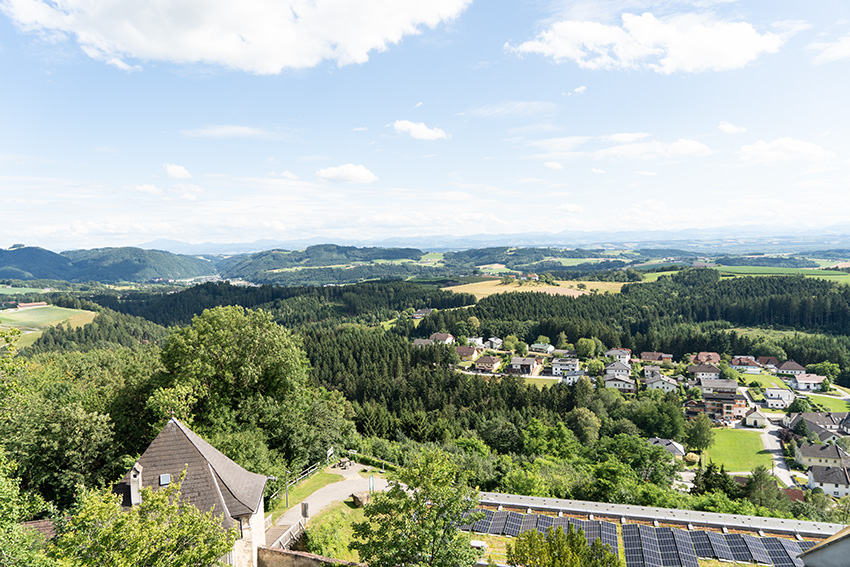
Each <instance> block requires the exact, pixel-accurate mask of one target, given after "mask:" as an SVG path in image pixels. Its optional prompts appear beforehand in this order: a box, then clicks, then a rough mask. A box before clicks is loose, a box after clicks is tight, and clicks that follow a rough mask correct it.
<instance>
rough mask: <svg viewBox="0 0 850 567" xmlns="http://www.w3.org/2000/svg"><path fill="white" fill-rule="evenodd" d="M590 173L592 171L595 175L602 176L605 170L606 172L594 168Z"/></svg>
mask: <svg viewBox="0 0 850 567" xmlns="http://www.w3.org/2000/svg"><path fill="white" fill-rule="evenodd" d="M590 171H592V172H593V173H598V174H600V175H601V174H603V173H605V170H604V169H599V168H598V167H594V168H593V169H591V170H590Z"/></svg>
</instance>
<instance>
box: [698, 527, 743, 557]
mask: <svg viewBox="0 0 850 567" xmlns="http://www.w3.org/2000/svg"><path fill="white" fill-rule="evenodd" d="M705 534H706V535H707V536H708V541H710V542H711V549H712V550H714V557H716V558H718V559H720V560H722V561H735V556H734V555H733V554H732V550H731V549H730V548H729V543H728V542H727V541H726V538H725V537H723V534H719V533H717V532H705ZM748 561H749V560H748Z"/></svg>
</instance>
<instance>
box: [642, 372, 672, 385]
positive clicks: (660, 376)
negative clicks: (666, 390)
mask: <svg viewBox="0 0 850 567" xmlns="http://www.w3.org/2000/svg"><path fill="white" fill-rule="evenodd" d="M656 382H667V383H668V384H673V385H674V386H677V385H678V382H676V380H674V379H673V378H670V377H669V376H664V375H663V374H656V375H655V376H652V377H651V378H647V379H646V384H647V385H649V384H655V383H656Z"/></svg>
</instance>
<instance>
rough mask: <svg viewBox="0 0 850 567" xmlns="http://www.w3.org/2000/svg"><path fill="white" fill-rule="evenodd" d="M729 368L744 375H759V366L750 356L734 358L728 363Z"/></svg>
mask: <svg viewBox="0 0 850 567" xmlns="http://www.w3.org/2000/svg"><path fill="white" fill-rule="evenodd" d="M729 366H730V367H731V368H733V369H734V370H738V371H740V372H744V373H746V374H761V364H759V363H758V362H756V360H755V359H754V358H753V357H751V356H738V357H735V358H733V359H732V360H731V361H730V362H729Z"/></svg>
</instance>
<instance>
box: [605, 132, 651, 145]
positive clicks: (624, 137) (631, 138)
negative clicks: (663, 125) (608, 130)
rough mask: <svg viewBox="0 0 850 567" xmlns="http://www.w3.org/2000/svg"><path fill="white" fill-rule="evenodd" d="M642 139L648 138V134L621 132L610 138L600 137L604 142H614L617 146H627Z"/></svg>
mask: <svg viewBox="0 0 850 567" xmlns="http://www.w3.org/2000/svg"><path fill="white" fill-rule="evenodd" d="M644 138H649V134H647V133H646V132H623V133H620V134H611V135H610V136H602V139H603V140H605V141H606V142H615V143H617V144H629V143H631V142H637V141H638V140H643V139H644Z"/></svg>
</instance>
